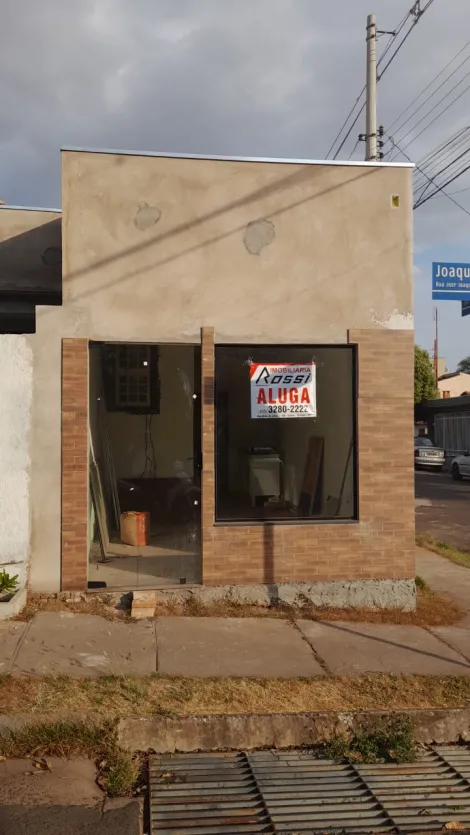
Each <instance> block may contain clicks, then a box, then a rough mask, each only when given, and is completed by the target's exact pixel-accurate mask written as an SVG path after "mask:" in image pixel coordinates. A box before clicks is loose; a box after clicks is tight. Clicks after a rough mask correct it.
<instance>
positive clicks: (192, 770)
mask: <svg viewBox="0 0 470 835" xmlns="http://www.w3.org/2000/svg"><path fill="white" fill-rule="evenodd" d="M150 819H151V832H152V835H154V833H158V835H165V833H171V835H175V833H178V835H186V833H191V835H212V833H214V835H215V833H222V835H232V833H234V834H235V833H246V834H247V835H251V833H252V832H253V833H255V832H256V833H258V832H267V833H272V832H273V830H272V828H271V826H270V824H269V818H268V815H267V813H266V809H265V807H264V804H263V801H262V799H261V797H260V794H259V792H258V790H257V787H256V783H255V780H254V777H253V774H252V771H251V768H250V765H249V762H248V759H247V757H246V755H245V754H178V755H174V756H165V757H155V758H152V760H151V761H150Z"/></svg>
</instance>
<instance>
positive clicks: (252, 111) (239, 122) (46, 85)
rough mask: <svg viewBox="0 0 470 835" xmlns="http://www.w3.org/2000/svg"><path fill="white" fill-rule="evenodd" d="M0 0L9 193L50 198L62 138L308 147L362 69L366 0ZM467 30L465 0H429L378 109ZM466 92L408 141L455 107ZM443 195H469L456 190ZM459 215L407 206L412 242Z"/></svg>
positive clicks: (309, 152) (186, 148)
mask: <svg viewBox="0 0 470 835" xmlns="http://www.w3.org/2000/svg"><path fill="white" fill-rule="evenodd" d="M3 5H4V9H3V16H2V50H1V51H0V106H1V114H2V119H1V122H0V196H1V197H2V198H3V199H4V200H6V201H8V202H10V203H19V204H29V205H45V206H51V205H59V204H60V158H59V148H60V146H61V145H78V146H98V147H112V148H127V149H135V150H154V151H174V152H193V153H219V154H229V155H230V154H233V155H249V156H276V157H306V158H311V159H312V158H313V159H322V158H324V157H325V154H326V152H327V150H328V148H329V146H330V144H331V142H332V140H333V137H334V136H335V133H336V132H337V130H338V129H339V127H340V125H341V123H342V121H343V119H344V117H345V115H346V113H347V111H348V110H349V108H350V106H351V104H352V102H353V101H354V99H355V97H356V95H357V94H358V93H359V90H360V89H361V87H362V85H363V83H364V76H365V23H366V17H367V13H368V12H370V11H371V3H370V0H354V2H352V0H330V2H328V3H327V2H325V0H323V2H319V0H317V2H314V0H231V2H229V0H197V2H195V0H133V2H132V3H129V0H80V2H77V0H42V2H41V3H38V2H33V0H22V2H20V3H17V4H14V3H13V0H5V3H4V4H3ZM410 5H411V0H394V2H393V3H392V2H391V0H374V3H373V4H372V6H373V7H375V8H374V9H372V10H374V11H375V12H376V15H377V21H378V24H379V27H380V28H384V29H390V28H392V27H394V26H395V25H396V24H397V23H398V22H399V21H400V20H401V19H402V18H403V17H404V15H405V14H406V13H407V11H408V9H409V7H410ZM5 6H6V9H5ZM467 32H468V0H435V2H434V4H433V5H432V7H431V8H430V9H429V11H428V12H426V15H425V16H424V17H423V19H422V21H421V22H420V23H419V25H418V26H417V27H416V29H415V30H414V32H413V34H412V35H411V37H410V38H409V40H408V42H407V44H406V46H405V47H404V48H403V50H402V52H401V53H400V56H399V57H398V58H397V59H396V61H395V63H394V64H393V66H392V67H391V68H390V70H389V71H388V72H387V74H386V75H385V76H384V79H383V81H382V82H381V84H380V85H379V109H378V112H379V121H380V122H382V123H383V124H384V125H385V126H387V125H389V124H391V122H392V121H393V120H394V119H395V118H396V116H397V115H398V114H399V113H400V111H401V110H402V109H403V108H404V107H405V106H406V105H407V104H408V103H409V102H410V101H411V100H412V99H413V97H414V96H415V95H417V93H418V92H420V90H421V89H422V88H423V87H424V86H425V85H426V84H427V83H428V82H429V80H430V79H431V78H432V76H433V75H434V74H435V73H437V72H438V71H439V70H440V69H441V68H442V67H443V66H444V64H445V63H446V62H447V61H448V60H450V58H452V56H453V55H454V54H455V53H456V52H457V50H458V49H460V48H461V47H462V46H463V44H464V42H465V40H466V33H467ZM460 33H461V34H460ZM385 42H386V39H385V38H384V39H383V40H382V41H381V42H380V46H381V47H382V46H383V44H384V43H385ZM469 100H470V94H469V95H467V96H464V97H463V98H462V99H461V100H460V102H459V103H458V104H456V105H455V107H454V108H452V109H451V110H450V111H449V112H448V113H447V114H446V116H445V117H444V118H443V119H440V120H439V121H438V122H437V123H436V124H435V125H434V126H433V127H432V128H430V129H429V131H427V132H426V133H424V134H423V135H422V136H421V137H420V138H419V139H418V140H417V141H416V142H415V143H413V144H412V145H411V146H410V148H409V149H408V150H409V153H410V155H411V156H412V157H413V158H415V159H419V158H420V157H421V156H422V155H423V154H425V153H427V152H429V151H430V150H431V149H432V148H433V147H434V146H436V145H437V144H438V143H439V142H441V141H442V140H443V139H445V138H446V137H447V136H450V134H451V133H452V132H453V131H454V130H456V129H457V127H459V126H462V125H464V124H466V123H467V121H468V122H469V123H470V116H469V117H468V120H467V113H468V103H469ZM363 129H364V128H363V124H359V125H358V128H357V129H355V131H354V133H353V137H354V139H353V138H351V140H350V141H349V142H348V144H347V145H346V147H345V152H346V153H345V155H346V157H347V156H349V153H350V152H351V150H352V147H353V145H354V142H355V138H356V136H357V133H358V132H359V131H360V130H361V131H362V130H363ZM362 152H363V149H362V147H360V148H359V153H362ZM466 184H470V180H467V181H466V182H462V183H459V187H463V186H464V185H466ZM456 187H457V186H456ZM458 197H459V199H461V200H462V203H463V204H464V205H466V206H469V207H470V192H469V193H468V195H467V194H466V193H463V194H462V195H461V197H460V195H459V196H458ZM469 220H470V218H469V217H468V216H466V215H465V214H464V213H463V212H462V211H461V210H459V209H458V208H456V207H455V206H452V204H451V203H450V202H449V201H447V200H445V199H444V198H440V199H436V200H434V201H431V203H430V204H429V206H427V207H426V208H423V209H420V210H419V211H418V212H416V234H417V244H418V246H419V247H420V248H421V249H426V247H427V246H428V245H430V244H431V243H433V244H434V243H435V242H436V241H437V240H445V241H447V242H452V241H455V242H459V241H460V242H462V241H466V238H467V233H468V228H469V227H468V223H469Z"/></svg>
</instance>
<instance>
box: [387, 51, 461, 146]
mask: <svg viewBox="0 0 470 835" xmlns="http://www.w3.org/2000/svg"><path fill="white" fill-rule="evenodd" d="M468 44H470V41H469V42H468ZM452 60H455V58H454V59H452ZM467 61H470V55H467V57H466V58H465V59H464V60H463V61H461V62H460V64H459V65H458V67H456V68H455V70H454V71H453V72H451V73H450V75H448V76H447V77H446V78H445V79H444V81H442V82H441V84H439V86H438V87H436V89H435V90H434V92H433V93H431V94H430V95H429V96H428V97H427V98H426V99H425V100H424V101H423V102H422V104H420V106H419V107H417V108H416V110H414V111H413V113H412V114H411V116H408V118H407V119H405V121H404V122H402V123H401V124H400V125H398V127H396V128H395V133H398V132H399V131H401V130H403V128H404V127H405V126H406V125H407V124H408V122H411V119H412V118H413V116H416V114H417V113H419V111H420V110H422V108H423V107H424V106H425V104H427V103H428V102H429V101H431V99H433V98H434V96H435V95H436V93H438V92H439V90H441V89H442V88H443V87H445V85H446V84H447V83H448V82H449V81H450V79H451V78H453V76H454V75H455V74H456V73H458V71H459V70H460V69H461V68H462V67H463V66H464V65H465V64H466V63H467ZM450 63H452V61H451V62H450ZM447 66H448V65H447ZM467 75H469V73H467ZM466 77H467V76H464V77H463V78H466ZM462 81H463V79H462ZM459 83H461V82H459ZM458 86H459V85H458V84H457V85H456V87H458ZM428 88H429V85H428V87H427V88H426V89H428ZM452 89H455V87H454V88H452ZM451 92H452V90H450V91H449V93H451ZM421 95H422V93H420V95H419V96H418V97H417V98H418V99H419V98H420V96H421ZM447 95H448V94H447ZM444 98H445V96H444ZM414 101H416V99H414ZM441 101H442V99H441ZM407 109H409V108H407ZM404 112H406V111H404ZM398 121H399V120H398V119H395V122H392V124H391V125H389V128H388V129H389V130H392V129H393V127H394V125H395V124H396V122H398Z"/></svg>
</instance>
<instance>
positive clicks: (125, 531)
mask: <svg viewBox="0 0 470 835" xmlns="http://www.w3.org/2000/svg"><path fill="white" fill-rule="evenodd" d="M149 526H150V514H149V513H138V512H137V511H135V510H130V511H128V512H127V513H121V542H123V543H124V545H136V546H139V547H141V546H143V545H148V540H149Z"/></svg>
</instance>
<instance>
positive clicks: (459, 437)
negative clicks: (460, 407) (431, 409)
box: [434, 414, 470, 455]
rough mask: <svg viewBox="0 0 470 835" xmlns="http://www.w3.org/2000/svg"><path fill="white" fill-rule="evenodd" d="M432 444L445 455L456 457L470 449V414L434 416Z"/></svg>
mask: <svg viewBox="0 0 470 835" xmlns="http://www.w3.org/2000/svg"><path fill="white" fill-rule="evenodd" d="M434 442H435V444H436V446H439V447H441V449H445V451H446V454H447V455H453V454H454V455H458V454H461V453H463V452H466V451H467V450H469V449H470V414H469V415H436V417H435V418H434Z"/></svg>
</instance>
